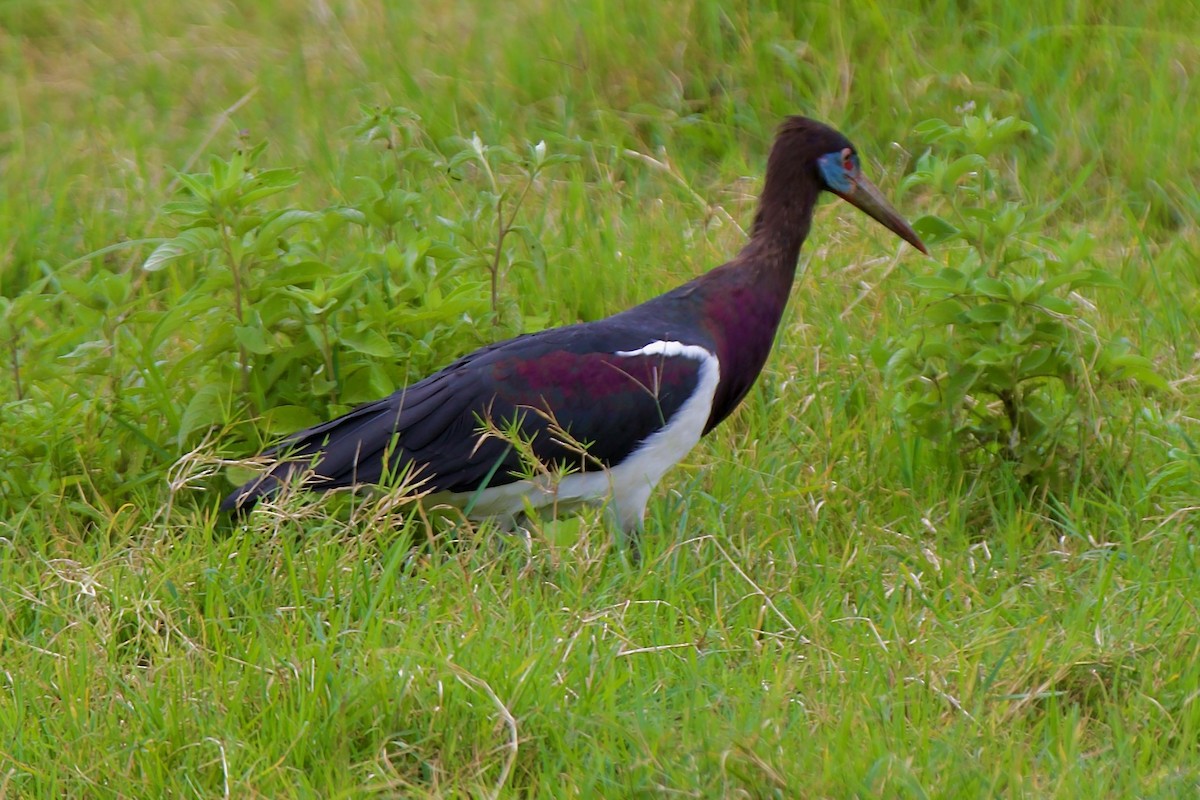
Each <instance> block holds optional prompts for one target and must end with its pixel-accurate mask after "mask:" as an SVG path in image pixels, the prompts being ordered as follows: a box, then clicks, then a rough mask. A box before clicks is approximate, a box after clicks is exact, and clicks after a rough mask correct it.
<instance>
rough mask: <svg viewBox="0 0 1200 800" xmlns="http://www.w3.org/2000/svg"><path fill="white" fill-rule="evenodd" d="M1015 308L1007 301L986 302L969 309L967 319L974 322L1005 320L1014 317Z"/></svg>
mask: <svg viewBox="0 0 1200 800" xmlns="http://www.w3.org/2000/svg"><path fill="white" fill-rule="evenodd" d="M1012 312H1013V308H1012V306H1011V305H1008V304H1007V303H984V304H983V305H978V306H975V307H973V308H969V309H967V319H969V320H971V321H972V322H984V323H988V322H1005V321H1007V320H1008V319H1009V318H1010V317H1012Z"/></svg>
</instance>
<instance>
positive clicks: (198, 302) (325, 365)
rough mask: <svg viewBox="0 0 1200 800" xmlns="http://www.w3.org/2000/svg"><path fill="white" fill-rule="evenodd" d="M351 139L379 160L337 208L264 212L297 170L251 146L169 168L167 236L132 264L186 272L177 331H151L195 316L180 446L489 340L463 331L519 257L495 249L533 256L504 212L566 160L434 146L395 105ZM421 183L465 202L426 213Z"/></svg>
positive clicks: (333, 406)
mask: <svg viewBox="0 0 1200 800" xmlns="http://www.w3.org/2000/svg"><path fill="white" fill-rule="evenodd" d="M357 132H358V133H359V134H360V135H361V137H362V138H363V139H364V140H365V141H366V142H368V143H382V144H383V145H384V146H383V148H382V150H381V151H380V152H382V153H383V154H384V157H383V158H381V159H380V160H379V161H378V162H377V165H378V166H377V169H376V170H374V172H375V174H366V175H361V176H359V177H358V178H357V179H356V182H357V184H358V186H359V188H360V194H359V196H358V197H357V198H355V199H353V200H352V201H351V202H349V203H347V204H341V205H332V206H329V207H327V208H322V209H315V210H313V209H305V208H299V207H295V206H288V205H283V206H276V207H272V204H273V203H275V202H277V199H278V198H277V196H279V195H282V193H284V192H286V191H287V190H289V189H291V188H293V187H294V186H295V185H296V184H297V182H298V180H299V174H298V172H297V171H296V170H294V169H267V168H262V167H260V166H259V163H260V161H261V160H262V158H263V153H264V145H261V144H260V145H257V146H254V147H245V146H243V147H241V148H239V149H238V150H237V151H236V152H234V153H233V155H232V156H231V157H229V158H228V159H222V158H217V157H213V158H212V159H210V161H209V164H208V169H207V170H206V171H203V172H199V173H194V174H185V175H180V176H178V181H179V184H180V186H181V188H182V191H183V192H184V196H183V197H182V198H180V199H178V200H176V201H174V202H172V203H170V204H169V205H168V206H167V207H166V210H167V211H168V212H169V213H170V214H171V216H172V217H173V218H174V219H175V220H176V221H177V224H178V225H179V232H178V233H177V234H176V235H175V236H173V237H171V238H170V239H168V240H166V241H164V242H163V243H162V244H160V245H159V246H158V247H157V248H156V249H155V250H154V251H153V252H152V253H151V254H150V256H149V257H148V258H147V259H146V261H145V263H144V264H143V269H144V270H145V271H147V272H148V273H159V272H167V273H170V272H176V273H178V274H179V275H180V277H181V279H183V280H187V279H188V278H187V276H190V275H192V271H193V270H196V271H197V272H196V274H195V277H194V278H191V280H193V282H194V288H193V290H192V291H190V292H188V293H186V294H185V295H184V298H183V300H182V302H181V303H180V304H179V305H178V306H177V307H176V309H174V310H173V311H172V312H168V313H169V314H173V317H172V319H173V321H174V323H177V324H164V325H162V326H160V330H161V333H162V336H163V337H164V338H165V337H166V336H168V335H172V336H177V335H179V334H180V332H181V331H180V325H183V324H185V323H195V322H197V321H200V320H203V324H201V325H200V326H199V328H200V335H199V338H200V345H199V347H197V348H195V349H194V350H192V351H191V352H190V353H189V354H187V356H186V357H184V358H182V359H179V358H177V359H175V360H174V369H176V370H178V369H181V368H183V367H184V365H185V364H187V365H188V367H187V368H188V369H190V370H191V375H193V376H195V375H199V376H200V379H199V380H197V379H196V378H194V377H193V378H192V379H191V383H192V385H193V387H194V391H193V392H192V393H191V394H190V398H189V400H188V403H187V406H186V408H185V409H184V410H183V412H182V414H181V418H180V420H179V425H178V430H179V434H178V437H179V443H180V445H181V446H182V445H183V443H184V442H185V441H186V440H188V439H189V437H191V436H192V435H193V434H194V433H195V432H196V431H198V430H201V429H204V428H207V427H208V426H210V425H213V424H219V423H222V422H225V421H227V420H229V419H230V418H231V416H232V417H236V416H238V412H239V410H244V411H246V412H248V413H249V414H250V415H256V414H260V413H265V427H266V428H267V430H268V431H270V432H272V433H283V432H286V431H290V430H294V429H295V428H298V427H303V426H305V425H309V424H312V423H313V422H315V421H316V420H317V419H319V418H321V417H323V416H326V415H328V414H330V413H335V412H337V411H340V410H343V409H345V408H346V407H348V406H349V405H353V404H355V403H359V402H362V401H364V400H367V399H372V398H374V397H378V396H380V395H383V394H387V393H388V392H390V391H392V390H393V389H394V388H395V387H396V385H398V383H399V382H401V381H403V380H406V379H408V378H409V377H410V376H409V374H400V375H396V374H395V368H394V365H396V364H397V363H403V364H405V365H406V373H411V374H413V375H414V376H415V375H417V374H421V373H423V372H425V371H427V370H428V369H429V368H432V367H433V366H436V365H437V364H438V363H439V362H442V361H445V360H447V359H449V358H450V357H451V356H452V355H453V354H455V353H457V352H460V351H461V350H462V349H464V348H467V347H469V346H470V345H472V344H475V343H478V342H479V341H481V340H483V339H485V338H487V337H488V336H491V335H494V334H491V333H487V332H484V331H482V330H477V326H478V325H480V324H481V323H483V322H485V321H488V320H491V321H492V322H493V323H495V322H496V320H497V319H498V317H499V295H500V286H501V278H502V276H503V274H504V273H505V271H506V270H507V269H509V268H512V267H513V266H516V265H520V264H522V263H526V262H525V261H524V260H522V259H520V258H518V257H516V256H514V255H513V254H512V253H511V248H505V246H504V245H505V239H506V238H507V237H508V236H509V235H510V234H515V235H518V236H520V238H521V239H522V241H523V242H524V243H525V246H526V247H525V249H526V250H527V251H528V252H529V253H530V258H529V260H528V263H532V264H535V265H537V264H541V263H544V256H543V255H542V253H543V250H542V248H541V245H540V243H539V242H538V238H537V235H536V234H535V232H534V231H533V230H532V229H531V228H528V227H524V226H520V225H516V224H515V220H516V217H517V213H518V212H519V210H520V208H521V206H522V204H523V203H524V202H525V201H526V199H527V198H528V196H529V195H530V193H531V190H532V188H533V187H534V186H535V184H536V182H537V180H538V178H539V176H540V175H541V174H542V171H543V170H544V169H545V168H547V167H549V166H552V165H554V164H557V163H562V162H564V161H566V160H568V157H566V156H562V155H547V154H546V148H545V145H544V143H538V144H537V145H532V144H531V145H529V147H528V151H529V152H528V158H527V159H524V160H522V159H519V158H517V157H516V156H515V155H514V154H513V153H512V152H511V151H510V150H508V149H507V148H504V147H490V146H486V145H484V144H483V143H482V142H481V140H480V139H479V138H478V137H474V138H473V139H471V140H469V141H468V140H451V141H450V142H448V143H447V144H445V145H444V146H437V145H435V144H434V143H432V142H431V141H430V140H429V138H428V137H427V136H426V135H425V133H424V132H423V131H422V130H421V128H420V119H419V118H418V117H417V116H416V115H414V114H412V113H411V112H408V111H407V110H405V109H403V108H399V107H388V108H373V109H366V110H365V111H364V116H363V119H362V120H361V122H360V124H359V125H358V126H357ZM509 167H511V169H508V168H509ZM479 175H482V176H483V179H482V180H481V181H478V182H476V183H469V182H468V180H469V179H472V178H476V177H477V176H479ZM430 180H442V181H446V182H447V183H448V184H449V185H451V186H453V187H462V188H461V189H460V192H461V195H462V197H461V198H460V200H461V203H460V208H463V209H466V211H465V212H464V213H462V214H460V215H457V216H456V217H454V218H448V217H445V216H438V215H434V214H431V213H430V212H429V209H428V207H427V204H426V203H424V202H423V195H422V193H421V192H420V191H419V190H420V188H421V186H422V182H428V181H430ZM480 220H485V221H484V222H482V224H481V223H480ZM486 220H494V222H491V221H486ZM493 225H494V227H492V226H493ZM488 228H492V231H493V233H492V236H491V237H489V238H488V239H487V240H486V241H485V240H484V238H483V237H482V236H481V235H480V231H481V229H483V230H486V229H488ZM485 275H486V279H485ZM516 323H517V324H518V325H519V324H520V320H519V319H517V320H516ZM464 339H466V341H463V340H464ZM157 341H161V340H156V342H157ZM229 353H235V354H236V357H235V358H234V359H230V358H228V357H227V354H229Z"/></svg>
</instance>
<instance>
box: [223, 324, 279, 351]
mask: <svg viewBox="0 0 1200 800" xmlns="http://www.w3.org/2000/svg"><path fill="white" fill-rule="evenodd" d="M233 335H234V336H235V337H236V338H237V340H238V344H240V345H241V346H242V347H244V348H246V349H247V350H249V351H250V352H251V353H255V354H256V355H260V356H262V355H266V354H267V353H270V352H271V351H272V349H274V348H272V347H271V345H270V344H269V343H268V342H267V339H266V336H265V335H264V334H263V329H262V328H258V327H255V326H252V325H238V326H236V327H234V329H233Z"/></svg>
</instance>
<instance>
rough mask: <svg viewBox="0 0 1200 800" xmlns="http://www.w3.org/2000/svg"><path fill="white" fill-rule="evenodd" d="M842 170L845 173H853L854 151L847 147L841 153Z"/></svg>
mask: <svg viewBox="0 0 1200 800" xmlns="http://www.w3.org/2000/svg"><path fill="white" fill-rule="evenodd" d="M842 169H844V170H846V172H850V173H853V172H854V151H853V150H851V149H850V148H849V147H847V148H846V149H845V150H843V151H842Z"/></svg>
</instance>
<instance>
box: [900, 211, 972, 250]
mask: <svg viewBox="0 0 1200 800" xmlns="http://www.w3.org/2000/svg"><path fill="white" fill-rule="evenodd" d="M912 227H913V230H914V231H916V232H917V235H918V236H920V237H921V239H922V241H924V242H925V244H927V245H931V244H939V243H941V242H945V241H948V240H950V239H953V238H955V237H956V236H958V235H959V234H960V233H961V231H960V230H959V229H958V228H956V227H954V226H953V225H951V224H950V223H949V222H947V221H946V220H944V219H942V218H941V217H938V216H935V215H933V214H926V215H924V216H922V217H918V218H917V219H916V220H915V221H914V222H913V224H912Z"/></svg>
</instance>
